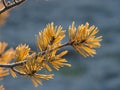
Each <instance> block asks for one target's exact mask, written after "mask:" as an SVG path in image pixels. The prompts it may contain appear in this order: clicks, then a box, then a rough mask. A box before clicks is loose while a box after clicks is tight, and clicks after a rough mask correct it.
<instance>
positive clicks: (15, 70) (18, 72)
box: [11, 67, 26, 75]
mask: <svg viewBox="0 0 120 90" xmlns="http://www.w3.org/2000/svg"><path fill="white" fill-rule="evenodd" d="M11 69H12V70H13V71H14V72H16V73H17V74H19V75H26V74H24V73H21V72H20V71H18V70H17V69H15V68H14V67H13V68H11Z"/></svg>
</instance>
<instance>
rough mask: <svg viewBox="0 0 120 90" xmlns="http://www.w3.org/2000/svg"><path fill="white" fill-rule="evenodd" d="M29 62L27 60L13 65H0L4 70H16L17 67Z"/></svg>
mask: <svg viewBox="0 0 120 90" xmlns="http://www.w3.org/2000/svg"><path fill="white" fill-rule="evenodd" d="M26 62H27V60H24V61H21V62H16V63H11V64H0V67H4V68H14V67H16V66H20V65H23V64H25V63H26Z"/></svg>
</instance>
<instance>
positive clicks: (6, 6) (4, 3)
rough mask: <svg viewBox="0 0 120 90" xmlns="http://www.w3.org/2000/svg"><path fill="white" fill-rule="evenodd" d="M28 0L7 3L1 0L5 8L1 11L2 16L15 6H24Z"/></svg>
mask: <svg viewBox="0 0 120 90" xmlns="http://www.w3.org/2000/svg"><path fill="white" fill-rule="evenodd" d="M25 1H26V0H19V1H17V0H13V2H10V1H7V2H6V0H1V2H2V3H3V5H4V7H3V8H2V9H1V10H0V14H2V13H3V12H5V11H7V10H8V9H11V8H13V7H15V6H18V5H20V4H22V3H23V2H25Z"/></svg>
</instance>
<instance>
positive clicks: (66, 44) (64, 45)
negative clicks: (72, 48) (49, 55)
mask: <svg viewBox="0 0 120 90" xmlns="http://www.w3.org/2000/svg"><path fill="white" fill-rule="evenodd" d="M68 45H71V43H70V42H67V43H64V44H62V45H61V46H58V47H56V48H53V49H52V50H50V51H49V52H52V51H54V50H56V49H59V48H62V47H66V46H68ZM47 52H48V51H47ZM45 53H46V51H43V52H40V53H38V56H39V55H44V54H45Z"/></svg>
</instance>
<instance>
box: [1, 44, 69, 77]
mask: <svg viewBox="0 0 120 90" xmlns="http://www.w3.org/2000/svg"><path fill="white" fill-rule="evenodd" d="M68 45H71V43H69V42H67V43H64V44H62V45H61V46H58V47H56V48H54V49H52V50H50V51H49V52H52V51H54V50H56V49H59V48H62V47H65V46H68ZM45 53H46V51H45V52H40V53H38V54H37V55H36V56H35V57H37V56H39V55H44V54H45ZM26 62H27V60H24V61H20V62H16V63H11V64H0V67H4V68H10V69H12V70H13V71H14V72H16V73H18V74H20V75H25V74H24V73H21V72H19V71H18V70H16V69H15V67H16V66H21V65H23V64H25V63H26Z"/></svg>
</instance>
